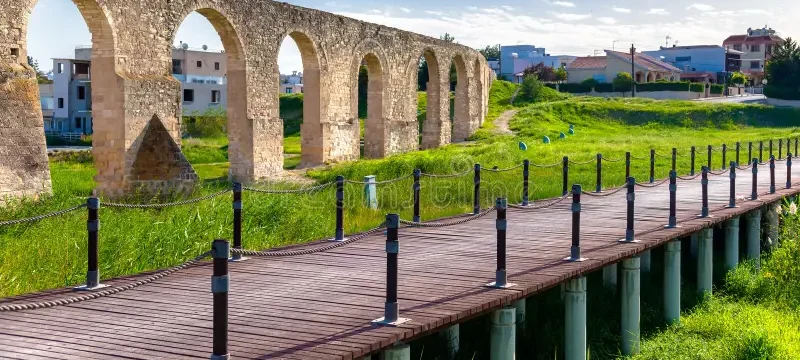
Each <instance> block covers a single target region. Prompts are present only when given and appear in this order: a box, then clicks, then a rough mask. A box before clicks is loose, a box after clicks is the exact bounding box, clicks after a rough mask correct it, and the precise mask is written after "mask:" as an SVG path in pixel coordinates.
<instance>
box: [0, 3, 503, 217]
mask: <svg viewBox="0 0 800 360" xmlns="http://www.w3.org/2000/svg"><path fill="white" fill-rule="evenodd" d="M73 2H74V3H75V4H76V5H77V7H78V9H79V10H80V13H81V14H82V16H83V19H84V20H85V21H86V23H87V25H88V27H89V30H90V32H91V33H92V48H93V51H92V69H91V77H92V88H93V90H92V102H93V117H94V134H93V150H92V152H93V155H94V162H95V166H96V168H97V175H96V177H95V180H96V182H97V187H98V190H99V191H100V192H102V193H104V194H106V195H109V196H115V195H119V194H121V193H123V192H125V191H127V190H129V189H131V188H133V187H144V188H146V189H150V190H156V189H164V188H171V189H174V188H185V187H187V186H190V185H192V184H194V183H195V182H196V180H197V176H196V174H195V173H194V170H193V169H192V167H191V165H190V164H189V163H188V162H187V161H186V159H185V157H184V156H183V155H182V154H181V152H180V141H181V137H180V121H181V101H180V98H181V86H180V83H179V82H178V81H176V80H175V79H174V78H173V77H172V76H171V48H172V44H173V43H174V37H175V34H176V32H177V29H178V27H179V25H180V24H181V23H182V22H183V19H184V18H185V17H186V16H187V15H189V14H190V13H191V12H193V11H197V12H199V13H200V14H202V15H204V16H205V17H206V18H207V19H208V20H209V21H210V22H211V24H212V25H213V26H214V27H215V28H216V30H217V32H218V33H219V35H220V37H221V39H222V43H223V46H224V48H225V52H226V54H227V58H228V65H227V66H228V72H227V81H228V110H227V112H228V127H227V128H228V138H229V141H230V145H229V149H228V152H229V159H230V163H231V167H230V177H231V179H235V180H237V181H242V182H252V181H257V180H260V179H266V178H270V177H272V176H275V175H278V174H280V173H281V172H282V171H283V170H282V164H283V124H282V120H281V119H280V118H279V115H278V113H279V112H278V110H279V109H278V106H279V105H278V89H279V88H278V87H279V80H278V61H277V57H278V50H279V48H280V45H281V42H282V41H283V39H285V38H286V37H287V36H290V37H291V38H292V39H294V41H295V42H296V43H297V45H298V47H299V49H300V53H301V56H302V61H303V67H304V72H305V91H304V92H305V101H304V108H303V112H304V119H303V124H302V128H301V138H302V151H303V154H302V160H303V163H304V164H305V165H309V166H312V165H317V164H322V163H327V162H337V161H345V160H353V159H357V158H358V157H359V150H360V149H359V120H358V115H357V108H358V107H357V104H358V85H357V82H358V70H359V66H360V65H361V64H362V61H363V62H365V63H366V65H367V67H368V70H369V90H368V119H367V120H366V124H365V150H364V151H365V155H366V156H367V157H373V158H374V157H383V156H387V155H390V154H394V153H400V152H405V151H411V150H416V149H417V148H418V147H419V146H421V147H422V148H435V147H438V146H442V145H445V144H448V143H450V141H451V134H452V137H453V139H455V140H458V139H464V138H466V137H468V136H469V135H470V134H472V133H473V132H474V131H475V130H476V129H477V128H478V127H479V126H480V124H481V123H482V121H483V119H484V117H485V115H486V111H487V98H488V89H489V84H490V82H491V80H492V79H491V77H490V73H491V72H490V70H489V68H488V67H487V65H486V62H485V60H484V59H483V57H482V56H481V55H480V54H479V53H478V52H477V51H475V50H474V49H470V48H468V47H465V46H462V45H458V44H453V43H448V42H444V41H441V40H439V39H434V38H430V37H426V36H422V35H418V34H414V33H410V32H406V31H401V30H398V29H394V28H390V27H386V26H381V25H377V24H371V23H366V22H362V21H358V20H354V19H350V18H346V17H342V16H338V15H334V14H330V13H326V12H322V11H318V10H313V9H307V8H302V7H298V6H292V5H289V4H286V3H280V2H274V1H268V0H217V1H215V0H152V1H130V0H73ZM35 4H36V0H0V9H2V10H0V48H1V49H0V139H1V140H0V198H7V197H9V196H11V197H15V196H31V195H34V196H35V195H38V194H41V193H47V192H49V191H50V189H51V183H50V174H49V166H48V163H47V155H46V150H45V139H44V132H43V119H42V112H41V109H40V104H39V93H38V87H37V81H36V76H35V74H34V72H33V70H32V69H31V68H30V67H29V66H28V65H27V61H26V56H27V51H26V47H27V46H26V32H27V21H28V17H29V15H30V12H31V10H32V9H33V6H34V5H35ZM421 56H424V58H425V60H426V61H427V63H428V64H429V69H430V70H429V71H430V82H429V85H428V104H427V119H426V121H425V122H424V127H423V131H422V144H421V145H420V144H419V142H418V135H419V134H418V123H417V121H416V116H417V113H416V84H417V67H418V65H419V59H420V57H421ZM451 64H455V67H456V69H457V74H458V84H457V88H456V99H455V110H454V112H455V114H454V120H453V122H452V125H451V122H450V119H449V114H450V113H449V111H450V109H449V106H450V104H449V99H450V97H449V71H448V70H449V69H450V67H451ZM451 126H452V129H451ZM0 202H2V200H0Z"/></svg>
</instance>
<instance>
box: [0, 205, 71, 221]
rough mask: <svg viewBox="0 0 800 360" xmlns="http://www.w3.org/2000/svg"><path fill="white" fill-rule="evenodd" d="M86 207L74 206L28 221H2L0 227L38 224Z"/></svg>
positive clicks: (28, 219)
mask: <svg viewBox="0 0 800 360" xmlns="http://www.w3.org/2000/svg"><path fill="white" fill-rule="evenodd" d="M85 207H86V204H81V205H77V206H73V207H71V208H68V209H64V210H58V211H56V212H51V213H49V214H44V215H38V216H34V217H29V218H26V219H16V220H6V221H0V226H10V225H18V224H24V223H32V222H37V221H39V220H43V219H47V218H50V217H54V216H59V215H64V214H66V213H69V212H73V211H75V210H78V209H80V208H85Z"/></svg>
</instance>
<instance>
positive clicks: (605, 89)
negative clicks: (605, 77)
mask: <svg viewBox="0 0 800 360" xmlns="http://www.w3.org/2000/svg"><path fill="white" fill-rule="evenodd" d="M594 91H597V92H599V93H610V92H614V85H613V84H611V83H599V84H597V85H596V86H595V87H594Z"/></svg>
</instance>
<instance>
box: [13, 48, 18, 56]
mask: <svg viewBox="0 0 800 360" xmlns="http://www.w3.org/2000/svg"><path fill="white" fill-rule="evenodd" d="M11 56H19V49H17V48H11Z"/></svg>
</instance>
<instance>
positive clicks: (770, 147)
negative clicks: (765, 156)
mask: <svg viewBox="0 0 800 360" xmlns="http://www.w3.org/2000/svg"><path fill="white" fill-rule="evenodd" d="M773 154H774V153H773V152H772V140H770V141H769V156H772V155H773Z"/></svg>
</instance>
